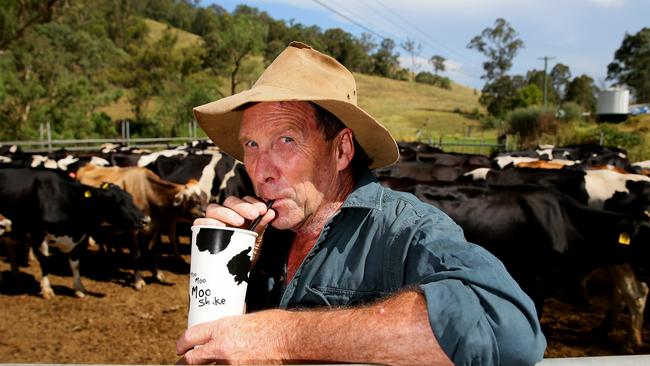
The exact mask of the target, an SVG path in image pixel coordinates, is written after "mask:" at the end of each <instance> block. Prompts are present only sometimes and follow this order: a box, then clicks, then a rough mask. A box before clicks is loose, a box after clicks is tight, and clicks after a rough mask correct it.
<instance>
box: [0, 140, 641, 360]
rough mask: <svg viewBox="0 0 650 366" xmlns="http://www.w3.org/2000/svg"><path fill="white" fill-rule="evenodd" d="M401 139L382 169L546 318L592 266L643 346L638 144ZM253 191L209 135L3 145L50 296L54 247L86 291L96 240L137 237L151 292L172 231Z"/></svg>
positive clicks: (11, 224)
mask: <svg viewBox="0 0 650 366" xmlns="http://www.w3.org/2000/svg"><path fill="white" fill-rule="evenodd" d="M399 147H400V160H399V161H398V162H397V163H396V164H394V165H392V166H390V167H387V168H382V169H377V170H375V171H374V173H375V175H376V177H377V178H378V179H379V181H380V182H381V184H383V185H385V186H387V187H391V188H394V189H397V190H402V191H407V192H411V193H413V194H415V195H416V196H417V197H419V198H420V199H421V200H423V201H425V202H428V203H431V204H433V205H435V206H437V207H438V208H440V209H441V210H442V211H444V212H445V213H447V214H448V215H449V216H450V217H451V218H453V219H454V220H455V221H456V222H457V223H458V224H460V225H461V227H462V228H463V230H464V231H465V235H466V237H467V239H468V240H470V241H472V242H474V243H477V244H479V245H482V246H484V247H486V248H487V249H488V250H489V251H491V252H492V253H494V254H495V255H496V256H497V257H499V258H500V259H501V261H502V262H503V263H504V265H505V266H506V267H507V268H508V270H509V271H510V273H511V274H512V275H513V276H514V277H515V279H516V280H517V281H518V283H519V284H520V286H521V287H522V289H523V290H524V291H526V292H527V293H528V294H529V295H530V296H531V298H532V299H533V301H534V302H535V305H536V306H537V309H538V313H539V314H540V315H541V313H542V308H543V303H544V299H546V298H547V297H549V296H551V295H553V294H554V293H555V292H556V291H557V290H558V289H560V288H562V289H568V291H572V292H575V290H577V289H584V288H585V286H584V283H585V281H586V279H588V278H589V277H588V276H587V275H588V274H590V275H591V276H595V275H599V276H601V277H606V278H608V279H609V281H610V282H611V283H612V285H613V286H612V288H613V294H612V296H611V304H610V311H609V313H608V314H607V316H606V317H605V321H604V322H603V324H602V329H603V330H605V331H606V330H608V327H610V326H611V325H613V323H614V320H616V317H617V316H618V314H619V312H620V311H621V310H622V309H623V307H627V308H628V309H629V313H630V317H629V318H630V323H629V329H628V330H627V331H628V343H627V345H628V347H632V348H633V347H635V346H639V345H641V342H642V337H641V330H642V324H643V312H644V309H645V303H646V298H647V295H648V286H647V285H646V284H645V282H643V281H642V279H645V278H646V277H647V276H648V274H649V273H650V272H649V270H650V261H648V260H647V259H646V258H649V257H648V252H649V250H648V249H647V248H646V243H647V242H648V241H649V240H650V177H649V175H650V164H648V163H647V162H641V163H635V164H631V163H630V162H629V161H628V159H627V157H626V154H625V151H623V150H620V149H616V148H608V147H602V146H573V147H563V148H558V147H553V146H540V147H539V148H538V149H536V150H531V151H518V152H510V153H497V154H493V156H491V157H487V156H483V155H472V154H458V153H444V152H442V151H441V150H439V149H437V148H434V147H431V146H428V145H426V144H422V143H400V144H399ZM246 194H252V185H251V182H250V179H249V178H248V176H247V175H246V172H245V170H244V168H243V166H242V165H241V164H240V163H239V162H237V161H235V160H234V159H232V158H231V157H230V156H228V155H226V154H222V153H221V152H220V151H219V149H218V148H216V147H215V146H214V145H212V144H211V143H209V142H205V141H195V142H192V143H188V144H185V145H182V146H178V147H176V148H173V149H167V150H163V151H158V152H153V153H152V152H150V151H144V150H140V149H134V148H129V147H124V146H117V145H114V146H113V145H112V146H103V147H102V148H101V149H100V150H99V151H92V152H78V153H70V152H66V151H58V152H56V153H51V154H32V153H24V152H22V151H20V149H18V148H17V147H15V146H0V236H2V237H3V240H4V242H5V244H7V245H6V250H7V253H8V254H9V255H8V257H10V258H13V257H15V255H13V254H11V253H12V252H13V251H15V248H17V247H18V248H19V247H20V245H21V244H22V243H31V247H32V249H33V252H34V253H35V255H36V257H37V259H38V262H39V263H40V266H41V269H42V279H41V294H42V295H43V297H46V298H50V297H52V296H53V295H54V293H53V291H52V288H51V286H50V284H49V281H48V279H47V274H48V268H47V262H48V261H47V257H48V256H49V249H50V247H57V248H58V249H59V250H60V251H61V252H64V253H68V254H69V261H70V267H71V269H72V273H73V281H74V284H73V285H74V290H75V293H76V294H77V296H80V297H81V296H83V295H84V292H85V291H86V290H85V288H84V287H83V285H82V283H81V278H80V274H79V259H80V257H81V255H82V253H83V251H84V250H85V249H86V248H87V247H88V245H89V243H92V242H93V241H94V242H96V243H97V244H98V245H102V246H107V247H110V246H111V245H114V243H116V242H119V243H124V244H126V245H128V247H129V253H130V254H131V255H132V257H133V259H134V263H136V265H135V268H134V276H133V279H134V282H133V285H134V286H135V288H137V289H140V288H141V287H142V286H143V285H144V281H143V279H142V271H143V270H145V269H149V270H151V271H152V273H153V274H154V276H155V278H157V279H159V280H162V272H160V271H158V258H159V254H160V244H161V241H160V238H161V235H162V234H164V235H165V237H167V238H169V241H170V247H171V248H172V249H173V253H174V254H175V255H176V256H177V257H178V258H180V254H179V251H178V248H179V243H178V238H177V237H178V235H177V232H176V228H177V226H178V225H179V224H181V223H185V225H187V224H188V223H190V222H191V221H192V220H193V218H195V217H198V216H200V215H201V214H202V212H204V210H205V207H206V206H207V204H208V203H209V202H221V201H222V200H223V199H224V198H225V197H227V196H229V195H237V196H243V195H246ZM11 248H14V249H11ZM13 262H14V261H12V271H14V272H15V271H17V267H16V265H15V263H13ZM0 274H1V273H0ZM1 280H2V278H0V281H1Z"/></svg>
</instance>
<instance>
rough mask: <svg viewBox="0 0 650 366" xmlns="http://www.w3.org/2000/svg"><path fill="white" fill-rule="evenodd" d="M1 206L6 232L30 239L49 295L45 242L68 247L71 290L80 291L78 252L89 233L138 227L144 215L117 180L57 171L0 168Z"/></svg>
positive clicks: (44, 292) (43, 287) (43, 291)
mask: <svg viewBox="0 0 650 366" xmlns="http://www.w3.org/2000/svg"><path fill="white" fill-rule="evenodd" d="M0 212H2V213H3V214H4V215H5V216H7V217H8V218H10V219H11V220H12V223H13V225H12V233H11V236H12V238H14V239H15V240H17V241H21V242H25V243H26V242H31V245H32V247H33V249H34V252H35V253H36V257H37V259H38V261H39V264H40V266H41V271H42V279H41V294H42V296H43V297H45V298H51V297H52V296H54V291H53V290H52V288H51V286H50V283H49V279H48V277H47V276H48V261H47V257H48V255H49V248H50V247H52V246H55V247H58V248H59V249H60V250H61V251H62V252H64V253H68V254H69V256H70V258H69V260H70V267H71V270H72V273H73V277H74V290H75V294H76V295H77V296H80V297H81V296H83V295H84V293H85V292H86V291H85V288H84V287H83V285H82V283H81V279H80V275H79V256H80V254H81V253H82V251H83V250H84V249H85V248H86V245H87V240H88V235H93V234H94V233H102V232H105V231H106V225H109V226H110V227H111V231H120V230H124V231H133V230H136V229H139V228H141V227H143V225H144V224H145V222H146V218H145V216H144V215H143V214H142V212H141V211H140V210H138V209H137V207H136V206H135V205H134V204H133V200H132V199H131V197H130V196H129V195H128V194H127V193H126V192H124V191H123V190H121V189H119V188H118V187H116V186H113V185H110V184H105V185H103V186H102V188H99V189H98V188H93V187H90V186H85V185H82V184H80V183H78V182H76V181H74V180H72V179H70V178H69V177H67V176H66V175H65V174H61V173H59V172H57V171H49V170H34V169H28V168H23V169H14V168H9V169H0Z"/></svg>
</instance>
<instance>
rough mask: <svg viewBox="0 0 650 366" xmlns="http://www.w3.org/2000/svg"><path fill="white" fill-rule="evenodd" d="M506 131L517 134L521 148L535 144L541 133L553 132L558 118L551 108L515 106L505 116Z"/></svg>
mask: <svg viewBox="0 0 650 366" xmlns="http://www.w3.org/2000/svg"><path fill="white" fill-rule="evenodd" d="M506 123H507V132H508V133H512V134H515V135H517V136H519V141H520V144H521V147H522V148H527V147H532V146H536V145H537V140H538V139H539V137H540V136H541V134H542V133H548V134H552V133H555V131H556V130H557V127H558V120H557V119H555V113H554V112H553V111H552V110H549V109H544V108H541V107H537V106H533V107H527V108H517V109H515V110H513V111H511V112H510V113H508V115H507V117H506Z"/></svg>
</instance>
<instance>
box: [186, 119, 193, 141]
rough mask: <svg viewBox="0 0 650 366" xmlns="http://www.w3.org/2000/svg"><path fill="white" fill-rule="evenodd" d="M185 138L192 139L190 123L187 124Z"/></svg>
mask: <svg viewBox="0 0 650 366" xmlns="http://www.w3.org/2000/svg"><path fill="white" fill-rule="evenodd" d="M187 136H188V137H190V138H191V137H192V122H187Z"/></svg>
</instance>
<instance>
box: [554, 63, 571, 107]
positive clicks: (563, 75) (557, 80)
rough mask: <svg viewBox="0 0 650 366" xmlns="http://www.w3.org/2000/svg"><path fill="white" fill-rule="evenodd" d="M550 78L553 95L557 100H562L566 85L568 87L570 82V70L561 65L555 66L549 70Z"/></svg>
mask: <svg viewBox="0 0 650 366" xmlns="http://www.w3.org/2000/svg"><path fill="white" fill-rule="evenodd" d="M550 76H551V85H552V86H553V90H554V91H555V94H557V96H558V97H559V99H561V100H563V99H564V96H565V93H566V88H567V85H569V81H571V70H570V69H569V66H567V65H564V64H561V63H557V64H555V66H553V68H552V69H551V75H550Z"/></svg>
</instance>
